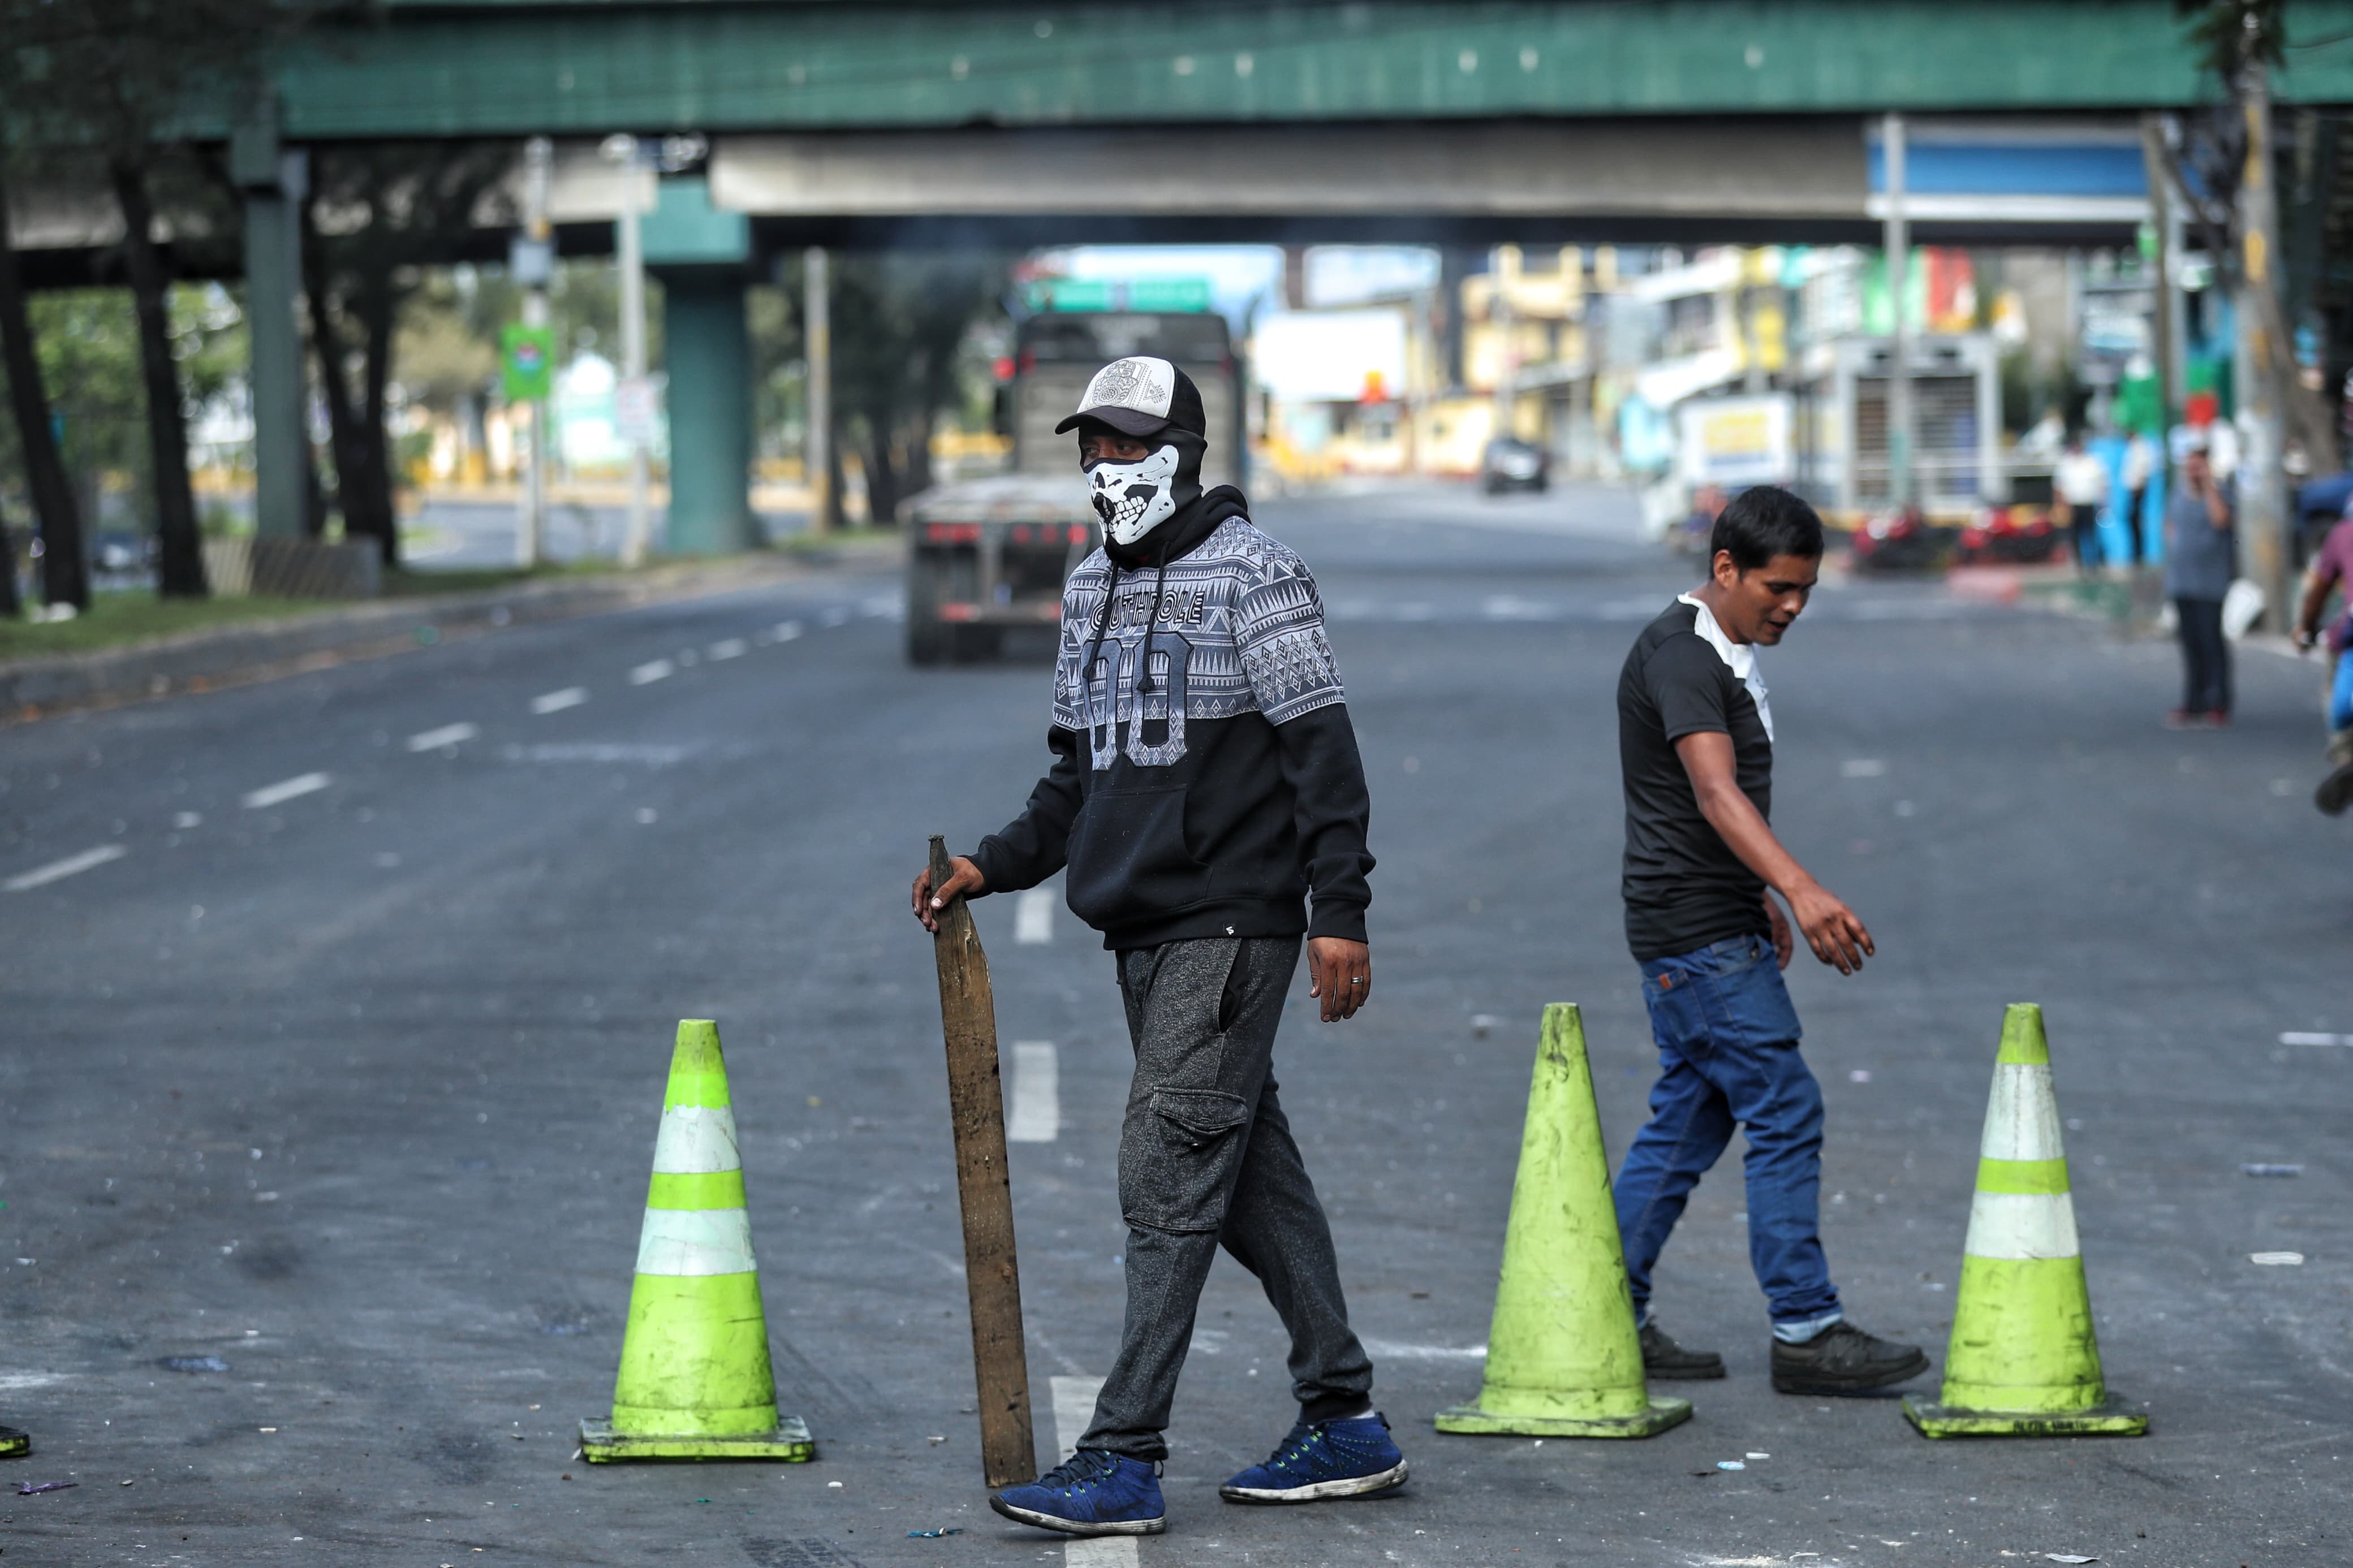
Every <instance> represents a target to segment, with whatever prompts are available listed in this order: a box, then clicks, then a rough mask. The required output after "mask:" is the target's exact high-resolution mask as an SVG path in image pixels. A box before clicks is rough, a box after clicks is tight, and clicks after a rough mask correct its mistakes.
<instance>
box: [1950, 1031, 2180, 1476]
mask: <svg viewBox="0 0 2353 1568" xmlns="http://www.w3.org/2000/svg"><path fill="white" fill-rule="evenodd" d="M1904 1414H1905V1415H1906V1416H1907V1417H1909V1418H1910V1419H1911V1422H1912V1425H1913V1426H1916V1427H1918V1428H1919V1430H1920V1435H1921V1436H1924V1437H2059V1436H2112V1437H2138V1436H2143V1435H2144V1434H2146V1433H2147V1431H2148V1416H2147V1415H2146V1414H2144V1413H2143V1412H2141V1411H2139V1410H2137V1409H2136V1408H2134V1407H2132V1406H2131V1405H2126V1404H2125V1403H2124V1402H2123V1401H2121V1400H2119V1399H2116V1398H2115V1397H2114V1396H2112V1395H2111V1394H2109V1393H2108V1385H2107V1380H2106V1378H2105V1376H2104V1375H2103V1374H2102V1373H2101V1371H2100V1343H2099V1340H2098V1338H2097V1336H2095V1335H2094V1333H2093V1331H2092V1293H2091V1289H2090V1287H2089V1286H2088V1285H2086V1284H2085V1282H2084V1255H2083V1247H2082V1244H2081V1242H2080V1241H2079V1240H2078V1239H2077V1237H2076V1234H2075V1200H2074V1198H2073V1194H2072V1192H2071V1190H2070V1189H2069V1186H2068V1184H2067V1153H2066V1151H2065V1150H2064V1149H2063V1147H2061V1145H2060V1141H2059V1100H2058V1097H2057V1096H2056V1095H2055V1094H2054V1093H2053V1092H2052V1084H2051V1047H2050V1044H2049V1042H2048V1041H2047V1040H2045V1038H2044V1037H2043V1034H2042V1008H2040V1007H2038V1006H2036V1005H2033V1004H2032V1003H2031V1002H2015V1003H2012V1004H2011V1005H2010V1012H2009V1014H2008V1016H2005V1017H2004V1018H2003V1020H2002V1026H2001V1050H2000V1054H1998V1055H1997V1056H1996V1057H1995V1058H1994V1069H1993V1098H1992V1100H1991V1101H1990V1102H1989V1104H1988V1105H1987V1107H1986V1121H1985V1135H1984V1137H1983V1138H1982V1140H1980V1142H1979V1143H1978V1190H1977V1196H1976V1197H1975V1198H1974V1199H1972V1200H1971V1202H1970V1204H1969V1234H1968V1240H1967V1241H1966V1242H1964V1243H1963V1244H1962V1256H1961V1282H1960V1287H1959V1289H1957V1291H1956V1292H1955V1295H1954V1300H1953V1339H1952V1343H1951V1344H1950V1345H1949V1346H1948V1347H1947V1349H1946V1351H1945V1386H1944V1388H1943V1389H1942V1390H1941V1391H1940V1393H1939V1394H1938V1396H1937V1399H1936V1403H1935V1404H1933V1405H1932V1404H1930V1403H1929V1402H1927V1401H1926V1400H1924V1399H1920V1398H1917V1397H1915V1396H1906V1397H1905V1401H1904Z"/></svg>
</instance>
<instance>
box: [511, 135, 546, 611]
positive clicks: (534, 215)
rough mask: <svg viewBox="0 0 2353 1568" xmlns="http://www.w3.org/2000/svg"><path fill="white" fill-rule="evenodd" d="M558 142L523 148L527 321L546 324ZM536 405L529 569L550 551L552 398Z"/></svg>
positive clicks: (521, 545)
mask: <svg viewBox="0 0 2353 1568" xmlns="http://www.w3.org/2000/svg"><path fill="white" fill-rule="evenodd" d="M554 167H555V149H554V145H553V144H552V143H551V142H549V141H548V139H547V138H546V137H544V136H534V137H533V138H532V139H531V140H530V141H529V142H526V143H525V144H524V147H523V185H522V192H523V196H522V199H523V223H522V228H523V237H524V239H525V240H526V241H528V242H529V244H530V245H531V246H532V247H533V251H532V254H533V258H534V259H533V267H532V275H531V276H530V277H529V278H528V279H524V283H525V287H524V289H523V296H522V324H523V325H524V326H526V327H533V328H543V327H545V326H546V325H547V274H548V270H549V268H551V267H553V266H554V247H553V245H552V244H551V243H550V239H549V237H550V233H551V230H550V228H549V225H548V220H547V204H548V195H549V186H550V184H552V183H553V182H554ZM530 409H531V454H530V467H529V468H528V469H527V470H526V471H525V472H524V475H523V489H522V511H521V516H520V517H519V518H518V519H517V523H518V526H517V527H516V530H515V564H516V565H518V566H521V567H523V568H525V569H526V570H527V569H529V568H531V567H533V566H536V565H538V564H539V563H540V562H541V561H542V560H543V559H544V558H545V555H546V542H545V531H546V527H547V426H548V419H547V399H546V398H544V397H534V398H533V399H532V400H531V403H530Z"/></svg>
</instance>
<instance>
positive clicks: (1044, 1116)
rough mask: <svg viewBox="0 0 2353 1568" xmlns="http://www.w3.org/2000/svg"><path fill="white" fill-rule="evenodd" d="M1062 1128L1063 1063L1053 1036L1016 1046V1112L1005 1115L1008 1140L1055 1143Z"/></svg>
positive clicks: (1014, 1109)
mask: <svg viewBox="0 0 2353 1568" xmlns="http://www.w3.org/2000/svg"><path fill="white" fill-rule="evenodd" d="M1061 1130H1062V1089H1061V1067H1060V1060H1059V1058H1057V1057H1056V1056H1055V1054H1054V1044H1053V1042H1052V1041H1050V1040H1022V1041H1019V1042H1018V1043H1017V1044H1016V1045H1015V1046H1014V1047H1013V1113H1012V1114H1011V1115H1010V1116H1008V1117H1007V1118H1006V1119H1005V1141H1006V1142H1008V1143H1051V1142H1053V1141H1054V1137H1055V1134H1057V1133H1059V1132H1060V1131H1061Z"/></svg>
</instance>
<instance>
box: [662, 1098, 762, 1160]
mask: <svg viewBox="0 0 2353 1568" xmlns="http://www.w3.org/2000/svg"><path fill="white" fill-rule="evenodd" d="M743 1168H744V1160H743V1157H742V1156H741V1155H740V1154H738V1153H737V1152H736V1149H735V1113H734V1112H733V1110H729V1109H728V1108H727V1107H726V1106H723V1105H673V1106H671V1107H670V1109H669V1110H665V1111H663V1112H662V1119H661V1131H659V1133H657V1134H655V1136H654V1170H655V1172H656V1173H658V1174H661V1175H671V1176H691V1175H702V1174H704V1173H708V1172H712V1171H740V1170H742V1169H743Z"/></svg>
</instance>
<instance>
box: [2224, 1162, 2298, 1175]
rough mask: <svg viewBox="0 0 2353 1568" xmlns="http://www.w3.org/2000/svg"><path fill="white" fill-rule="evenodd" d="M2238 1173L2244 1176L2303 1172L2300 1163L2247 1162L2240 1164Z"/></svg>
mask: <svg viewBox="0 0 2353 1568" xmlns="http://www.w3.org/2000/svg"><path fill="white" fill-rule="evenodd" d="M2239 1173H2240V1174H2241V1175H2245V1176H2301V1175H2303V1174H2304V1167H2303V1166H2302V1165H2262V1164H2248V1165H2242V1166H2240V1167H2239Z"/></svg>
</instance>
